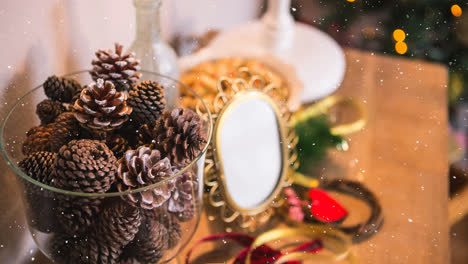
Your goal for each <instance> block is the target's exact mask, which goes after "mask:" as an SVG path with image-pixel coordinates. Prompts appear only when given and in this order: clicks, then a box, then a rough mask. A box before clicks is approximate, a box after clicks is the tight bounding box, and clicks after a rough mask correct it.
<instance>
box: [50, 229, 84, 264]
mask: <svg viewBox="0 0 468 264" xmlns="http://www.w3.org/2000/svg"><path fill="white" fill-rule="evenodd" d="M79 242H80V241H79V239H78V238H76V237H75V238H73V236H71V235H67V234H63V233H55V234H54V235H53V236H52V238H51V240H50V246H49V253H50V256H51V257H52V260H53V261H55V262H58V263H70V264H72V263H76V262H72V260H71V259H70V255H71V252H72V250H73V249H74V248H76V247H77V244H78V243H79Z"/></svg>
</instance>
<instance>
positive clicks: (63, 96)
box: [43, 75, 81, 103]
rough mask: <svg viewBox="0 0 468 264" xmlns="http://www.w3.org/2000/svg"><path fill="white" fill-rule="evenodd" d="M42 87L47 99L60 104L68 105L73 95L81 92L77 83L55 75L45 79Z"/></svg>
mask: <svg viewBox="0 0 468 264" xmlns="http://www.w3.org/2000/svg"><path fill="white" fill-rule="evenodd" d="M43 87H44V92H45V94H46V95H47V97H49V99H51V100H54V101H59V102H62V103H70V102H71V100H72V98H73V95H75V93H76V92H77V91H80V90H81V85H80V84H79V83H78V82H77V81H75V80H72V79H67V78H64V77H57V76H55V75H53V76H50V77H49V78H47V80H46V81H45V82H44V84H43Z"/></svg>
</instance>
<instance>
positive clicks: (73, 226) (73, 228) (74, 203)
mask: <svg viewBox="0 0 468 264" xmlns="http://www.w3.org/2000/svg"><path fill="white" fill-rule="evenodd" d="M101 203H102V199H101V198H87V197H66V196H64V195H58V196H57V218H58V222H59V223H60V224H61V226H62V227H63V229H64V230H65V231H67V232H68V233H69V234H76V233H83V232H84V231H86V230H87V229H88V227H89V226H91V225H92V224H93V222H94V218H95V217H96V215H97V214H98V213H99V211H100V206H101Z"/></svg>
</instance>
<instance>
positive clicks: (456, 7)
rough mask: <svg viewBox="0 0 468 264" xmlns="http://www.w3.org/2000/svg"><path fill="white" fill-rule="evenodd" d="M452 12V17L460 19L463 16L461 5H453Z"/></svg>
mask: <svg viewBox="0 0 468 264" xmlns="http://www.w3.org/2000/svg"><path fill="white" fill-rule="evenodd" d="M450 11H452V15H454V16H456V17H459V16H461V15H462V9H461V7H460V6H459V5H452V7H451V8H450Z"/></svg>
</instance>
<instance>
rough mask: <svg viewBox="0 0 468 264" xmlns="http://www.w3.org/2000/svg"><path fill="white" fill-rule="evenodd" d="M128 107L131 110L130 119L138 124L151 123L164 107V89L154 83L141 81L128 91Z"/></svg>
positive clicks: (156, 118)
mask: <svg viewBox="0 0 468 264" xmlns="http://www.w3.org/2000/svg"><path fill="white" fill-rule="evenodd" d="M128 105H129V106H131V107H132V108H133V113H132V119H134V120H135V121H136V122H137V123H138V124H140V125H143V124H149V123H152V122H154V121H156V120H158V118H159V117H160V116H161V114H162V112H163V111H164V108H165V107H166V100H165V99H164V88H163V87H162V86H161V85H160V84H159V83H157V82H155V81H143V82H141V83H139V84H138V85H137V86H135V87H134V88H133V89H131V90H130V91H129V93H128Z"/></svg>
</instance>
